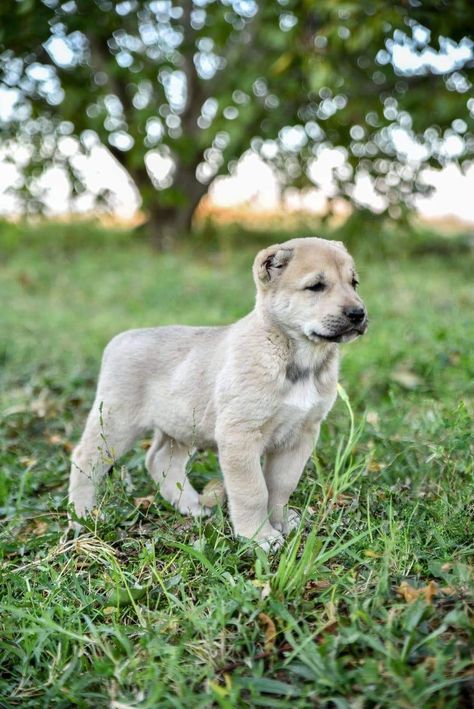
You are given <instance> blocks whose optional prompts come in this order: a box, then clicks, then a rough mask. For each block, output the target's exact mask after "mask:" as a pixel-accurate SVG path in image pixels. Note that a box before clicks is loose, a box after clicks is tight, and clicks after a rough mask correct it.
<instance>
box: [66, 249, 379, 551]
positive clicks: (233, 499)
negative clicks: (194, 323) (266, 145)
mask: <svg viewBox="0 0 474 709" xmlns="http://www.w3.org/2000/svg"><path fill="white" fill-rule="evenodd" d="M253 275H254V279H255V283H256V286H257V297H256V303H255V308H254V310H252V312H251V313H249V314H248V315H246V316H245V317H244V318H242V319H241V320H239V321H238V322H236V323H234V324H232V325H226V326H224V327H186V326H172V327H157V328H150V329H144V330H130V331H128V332H124V333H122V334H120V335H118V336H117V337H115V338H114V339H113V340H112V341H111V342H110V343H109V344H108V345H107V347H106V349H105V352H104V357H103V362H102V369H101V373H100V378H99V383H98V387H97V395H96V399H95V402H94V405H93V407H92V410H91V412H90V414H89V417H88V420H87V424H86V428H85V431H84V433H83V435H82V438H81V441H80V443H79V445H78V446H77V448H76V449H75V450H74V453H73V457H72V468H71V478H70V486H69V500H70V502H71V503H72V505H73V507H74V509H75V512H76V513H77V515H79V516H80V517H81V516H83V515H85V514H86V513H87V512H88V511H90V510H91V509H92V508H93V507H94V505H95V502H96V487H97V485H98V483H99V482H100V480H101V478H102V477H103V475H104V473H105V472H106V471H107V470H108V469H109V468H110V466H111V465H112V463H113V462H114V461H115V460H116V459H117V458H119V457H120V456H122V455H123V454H124V453H126V452H127V451H128V450H129V449H130V448H131V446H132V445H133V444H134V442H135V441H136V440H137V438H139V437H140V436H143V435H144V434H146V433H147V432H149V431H150V430H151V431H153V432H154V438H153V443H152V445H151V448H150V449H149V451H148V454H147V457H146V465H147V468H148V470H149V472H150V474H151V476H152V478H153V479H154V480H155V481H156V483H157V484H158V485H159V488H160V492H161V494H162V495H163V497H164V498H165V499H166V500H168V501H169V502H170V503H171V504H173V505H174V506H175V507H176V508H177V509H178V510H179V511H180V512H183V513H189V514H192V515H200V514H207V513H208V512H209V510H208V509H207V508H205V507H202V505H201V504H200V499H199V495H198V493H197V492H196V490H195V489H194V488H193V487H192V485H191V484H190V482H189V481H188V478H187V475H186V463H187V460H188V457H189V455H190V454H191V453H192V452H193V450H194V449H196V448H214V449H217V450H218V454H219V461H220V465H221V468H222V472H223V476H224V484H225V488H226V492H227V496H228V500H229V507H230V516H231V520H232V524H233V527H234V531H235V534H237V535H240V536H242V537H247V538H254V539H255V540H256V541H258V542H259V543H260V544H262V546H264V547H266V548H269V547H270V546H279V545H280V544H281V542H282V540H283V537H282V535H283V534H285V533H286V532H288V531H289V529H291V528H293V527H294V526H295V525H296V524H297V523H298V518H297V516H296V515H294V514H288V511H287V504H288V500H289V497H290V495H291V493H292V492H293V490H294V489H295V487H296V485H297V483H298V480H299V478H300V476H301V473H302V471H303V468H304V466H305V463H306V461H307V460H308V458H309V456H310V454H311V452H312V450H313V447H314V445H315V443H316V440H317V438H318V434H319V427H320V424H321V421H323V419H324V418H325V417H326V416H327V414H328V412H329V410H330V409H331V407H332V405H333V403H334V400H335V398H336V385H337V378H338V359H339V358H338V343H340V342H349V341H351V340H354V339H355V338H356V337H358V336H359V335H361V334H363V333H364V332H365V330H366V328H367V317H366V311H365V308H364V305H363V303H362V300H361V299H360V297H359V296H358V294H357V292H356V286H357V275H356V272H355V267H354V263H353V261H352V258H351V257H350V255H349V254H348V252H347V251H346V249H345V247H344V246H343V244H342V243H340V242H332V241H326V240H324V239H318V238H315V237H311V238H306V239H292V240H291V241H286V242H285V243H282V244H275V245H274V246H270V247H269V248H268V249H264V250H263V251H260V253H259V254H258V255H257V257H256V259H255V262H254V266H253ZM262 456H264V464H263V468H262V465H261V462H260V461H261V458H262Z"/></svg>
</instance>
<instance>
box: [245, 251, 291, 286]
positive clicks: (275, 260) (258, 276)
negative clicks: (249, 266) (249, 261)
mask: <svg viewBox="0 0 474 709" xmlns="http://www.w3.org/2000/svg"><path fill="white" fill-rule="evenodd" d="M292 256H293V249H287V248H284V247H281V246H280V244H275V245H274V246H270V247H269V248H268V249H264V250H263V251H260V252H259V253H258V254H257V256H256V258H255V261H254V264H253V274H254V278H255V282H256V283H257V285H258V284H261V285H267V284H268V283H270V282H271V281H274V280H275V279H276V278H278V276H279V275H280V274H281V272H282V270H283V269H284V268H285V267H286V266H287V265H288V263H289V261H290V260H291V258H292Z"/></svg>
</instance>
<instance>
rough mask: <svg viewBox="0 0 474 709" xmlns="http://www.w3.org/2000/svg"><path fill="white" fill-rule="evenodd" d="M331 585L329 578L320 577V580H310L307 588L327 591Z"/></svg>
mask: <svg viewBox="0 0 474 709" xmlns="http://www.w3.org/2000/svg"><path fill="white" fill-rule="evenodd" d="M330 587H331V582H330V581H329V579H319V580H318V581H308V583H307V584H306V589H307V590H308V591H325V590H326V589H327V588H330Z"/></svg>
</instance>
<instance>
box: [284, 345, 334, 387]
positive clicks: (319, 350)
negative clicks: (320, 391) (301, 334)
mask: <svg viewBox="0 0 474 709" xmlns="http://www.w3.org/2000/svg"><path fill="white" fill-rule="evenodd" d="M289 354H290V356H289V360H288V366H287V376H288V378H289V379H290V380H291V376H292V374H294V375H295V376H297V375H299V376H304V373H305V372H311V373H314V374H316V375H318V373H319V372H322V371H323V370H325V369H326V368H327V367H328V366H329V364H330V363H331V362H332V361H333V360H334V359H335V358H336V359H337V358H338V355H339V348H338V346H337V344H335V343H332V342H311V341H310V340H307V341H304V340H290V353H289Z"/></svg>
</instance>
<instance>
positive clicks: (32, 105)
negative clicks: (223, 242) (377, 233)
mask: <svg viewBox="0 0 474 709" xmlns="http://www.w3.org/2000/svg"><path fill="white" fill-rule="evenodd" d="M473 21H474V18H473V9H472V4H471V3H470V2H469V1H468V0H465V1H463V0H454V1H452V2H449V1H448V0H435V1H433V2H422V1H421V0H404V1H403V2H392V3H380V2H374V1H372V0H362V1H361V2H346V1H344V2H342V1H341V2H339V1H338V0H321V1H318V2H311V1H310V0H278V1H275V2H265V3H264V2H257V1H256V0H222V1H214V0H195V1H192V0H190V1H189V2H181V3H179V2H178V3H177V2H172V0H152V1H150V2H139V1H138V0H124V1H123V2H111V0H70V1H69V2H59V1H58V0H38V1H37V2H34V1H33V0H15V1H9V0H6V1H5V2H3V3H2V6H1V8H0V27H1V29H0V125H1V131H2V132H1V136H2V138H1V146H0V213H1V214H3V215H4V216H5V217H10V218H12V219H14V220H19V219H21V218H23V217H24V216H26V215H28V216H32V215H39V214H41V215H43V216H44V217H50V218H58V217H62V218H64V219H68V218H69V219H70V218H73V217H74V218H77V217H79V216H82V217H87V218H96V217H98V216H104V215H108V217H109V220H108V222H109V223H110V221H112V222H113V223H123V224H129V225H132V226H133V225H137V224H141V225H142V226H143V227H144V230H145V231H146V232H147V233H148V235H149V239H150V241H151V242H152V243H153V244H154V245H155V246H156V245H157V246H170V245H171V244H172V242H173V241H177V240H186V239H190V238H191V236H190V234H191V232H192V230H193V229H197V228H198V227H199V225H200V224H202V222H203V221H204V220H206V219H207V218H208V217H210V218H211V219H214V218H217V220H218V221H219V220H224V221H227V222H229V221H235V220H238V219H239V218H241V217H243V218H244V219H245V218H248V217H249V213H250V219H251V222H252V223H255V219H258V221H260V222H261V221H264V220H265V218H268V217H269V216H271V215H277V216H278V220H279V221H280V223H281V218H282V217H285V216H286V215H289V214H292V215H294V213H299V214H302V213H304V214H306V216H307V221H308V222H309V223H314V224H317V223H318V221H320V220H321V218H328V217H335V218H336V220H337V222H338V223H340V222H341V221H344V220H345V219H347V218H348V217H349V216H350V215H352V214H354V211H358V210H360V209H361V208H363V209H366V210H370V211H371V212H373V213H374V214H376V215H380V216H381V217H389V218H390V219H392V220H400V219H403V218H406V217H407V216H408V215H410V216H411V215H412V214H416V215H418V216H420V217H421V218H422V219H423V220H433V219H434V220H438V221H440V222H441V225H442V226H444V225H448V226H451V227H452V226H453V225H454V226H460V225H463V224H468V225H472V224H473V223H474V204H473V202H472V200H471V199H470V198H469V196H470V195H471V194H472V193H473V191H474V167H473V165H472V156H473V146H474V138H473V135H472V132H471V130H472V117H473V115H474V98H473V97H472V91H471V88H472V85H471V78H472V70H473V64H474V62H473V41H472V37H471V36H470V29H471V26H472V23H473Z"/></svg>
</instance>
